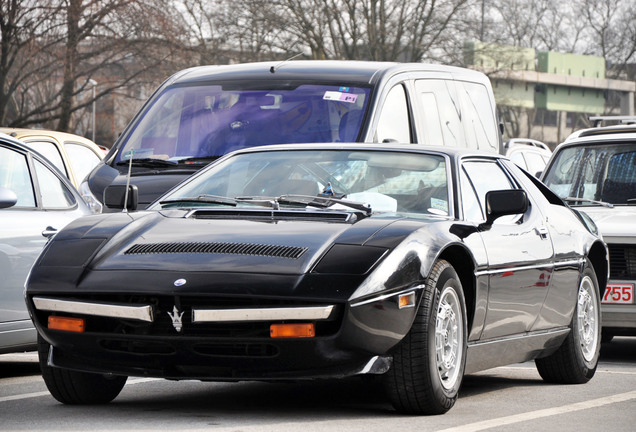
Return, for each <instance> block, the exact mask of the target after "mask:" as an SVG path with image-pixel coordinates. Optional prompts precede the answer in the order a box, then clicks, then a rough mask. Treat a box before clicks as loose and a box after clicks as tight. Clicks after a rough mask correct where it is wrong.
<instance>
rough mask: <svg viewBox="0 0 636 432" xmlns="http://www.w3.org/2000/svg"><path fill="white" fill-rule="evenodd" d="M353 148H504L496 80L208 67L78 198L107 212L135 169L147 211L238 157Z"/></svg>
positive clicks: (161, 99)
mask: <svg viewBox="0 0 636 432" xmlns="http://www.w3.org/2000/svg"><path fill="white" fill-rule="evenodd" d="M355 141H358V142H378V143H381V142H400V143H414V144H422V145H444V146H452V147H467V148H473V149H480V150H486V151H492V152H495V153H501V152H502V149H503V145H502V139H501V132H500V128H499V125H498V123H497V120H496V113H495V99H494V96H493V92H492V87H491V85H490V81H489V80H488V78H487V77H486V76H485V75H484V74H482V73H480V72H476V71H473V70H468V69H462V68H456V67H450V66H441V65H429V64H422V63H378V62H360V61H290V62H281V63H277V62H264V63H250V64H239V65H227V66H201V67H196V68H192V69H187V70H184V71H181V72H178V73H176V74H175V75H173V76H172V77H170V78H169V79H168V80H167V81H166V82H165V83H164V84H163V85H162V86H161V87H159V89H157V91H156V92H155V93H154V94H153V96H152V97H151V98H150V99H149V100H148V101H147V102H146V104H145V105H144V106H143V108H142V109H141V110H140V111H139V113H138V114H137V115H136V116H135V117H134V118H133V120H132V121H131V123H130V124H129V125H128V126H127V128H126V130H125V131H124V132H123V133H122V135H121V136H120V138H119V139H118V140H117V142H115V144H114V145H113V147H112V149H111V152H110V153H109V154H108V155H107V156H106V158H105V159H104V161H103V163H102V164H100V165H98V166H97V167H96V168H95V169H94V170H93V171H92V172H91V173H90V174H89V175H88V177H87V178H86V180H85V182H84V183H83V184H82V185H81V186H80V192H81V193H82V196H83V197H84V198H85V200H86V201H87V202H88V203H89V205H91V207H92V208H93V210H94V211H95V212H100V211H102V210H103V205H102V203H103V194H104V190H105V188H106V187H107V186H110V185H123V184H125V183H126V175H127V173H128V169H129V168H131V173H132V174H131V184H134V185H136V186H137V189H138V193H139V204H140V207H143V208H145V207H146V206H147V205H148V204H149V203H151V202H152V201H153V200H154V199H155V198H156V197H157V196H159V195H160V194H161V193H163V192H165V191H166V190H168V189H169V188H171V187H172V186H173V185H175V184H176V183H178V182H179V181H181V180H182V179H183V178H185V177H186V176H188V175H190V174H191V173H193V172H194V171H196V170H197V169H198V168H200V167H201V166H203V165H205V164H207V163H209V162H210V161H212V160H215V159H216V158H218V157H219V156H222V155H223V154H225V153H227V152H230V151H232V150H236V149H240V148H245V147H253V146H260V145H265V144H284V143H303V142H355ZM131 158H132V159H133V160H132V163H131V161H130V159H131Z"/></svg>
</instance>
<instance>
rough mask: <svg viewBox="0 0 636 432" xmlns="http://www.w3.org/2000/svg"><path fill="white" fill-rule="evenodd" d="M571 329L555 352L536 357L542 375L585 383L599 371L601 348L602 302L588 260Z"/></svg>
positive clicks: (559, 380)
mask: <svg viewBox="0 0 636 432" xmlns="http://www.w3.org/2000/svg"><path fill="white" fill-rule="evenodd" d="M570 328H571V331H570V334H568V336H567V338H566V339H565V341H564V342H563V344H562V345H561V347H560V348H559V349H558V350H557V351H556V352H555V353H554V354H552V355H550V356H548V357H544V358H539V359H536V360H535V363H536V365H537V370H538V371H539V375H541V377H542V378H543V379H544V380H545V381H547V382H553V383H559V384H582V383H586V382H588V381H589V380H590V379H592V377H593V376H594V373H595V372H596V366H597V364H598V358H599V353H600V350H601V302H600V296H599V289H598V281H597V279H596V274H595V273H594V269H593V268H592V266H591V265H590V264H589V263H587V265H586V267H585V270H584V271H583V277H582V278H581V283H580V285H579V292H578V296H577V303H576V308H575V310H574V316H573V317H572V323H571V325H570Z"/></svg>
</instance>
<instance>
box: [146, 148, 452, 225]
mask: <svg viewBox="0 0 636 432" xmlns="http://www.w3.org/2000/svg"><path fill="white" fill-rule="evenodd" d="M446 166H447V164H446V161H445V158H444V157H443V156H440V155H436V154H420V153H406V152H404V153H400V152H391V151H366V150H342V149H339V150H293V151H289V150H286V151H263V152H254V153H243V154H237V155H234V156H232V157H230V158H228V159H226V160H224V161H222V162H219V163H218V164H216V165H214V166H211V167H210V168H209V169H207V170H206V171H204V172H203V173H201V175H199V176H196V177H195V178H193V179H192V180H191V181H189V182H186V183H184V184H183V185H182V186H180V187H178V188H177V189H175V190H173V191H172V192H170V193H169V194H168V195H165V196H164V197H162V198H161V200H160V204H157V205H155V207H154V208H155V209H157V208H164V209H165V208H175V207H180V208H182V207H185V208H193V207H209V206H231V207H236V206H254V205H258V206H263V205H265V204H264V203H266V202H267V203H268V204H267V206H268V207H274V208H277V207H278V206H280V207H283V206H289V207H303V208H304V207H306V206H312V207H325V208H327V209H333V208H338V209H340V210H343V209H344V210H352V209H358V210H360V209H363V208H364V207H360V206H359V205H358V206H356V204H352V203H357V204H363V205H365V206H367V205H368V206H370V207H371V211H372V212H375V213H377V212H408V213H422V214H434V215H441V216H446V215H448V214H449V202H448V200H449V194H448V187H447V184H448V181H447V178H448V175H447V170H446ZM308 197H309V198H311V197H319V199H317V200H314V201H316V203H315V204H316V205H313V203H312V200H311V199H310V200H308V199H307V198H308ZM325 197H328V198H333V199H329V200H324V199H323V198H325ZM268 199H269V201H268ZM339 200H341V201H340V202H339ZM272 202H273V203H274V204H275V205H271V204H272ZM340 203H342V204H340Z"/></svg>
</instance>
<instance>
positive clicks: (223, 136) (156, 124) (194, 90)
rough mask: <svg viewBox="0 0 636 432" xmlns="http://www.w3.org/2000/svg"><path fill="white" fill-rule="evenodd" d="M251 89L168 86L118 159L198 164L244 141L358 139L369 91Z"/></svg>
mask: <svg viewBox="0 0 636 432" xmlns="http://www.w3.org/2000/svg"><path fill="white" fill-rule="evenodd" d="M250 87H254V86H253V85H249V84H245V85H244V86H243V88H244V89H240V87H239V85H237V83H233V84H232V85H216V84H215V85H197V86H187V87H186V86H172V87H168V88H167V89H165V90H164V91H163V93H162V94H160V95H159V96H158V97H157V98H156V99H155V100H154V102H153V103H152V104H151V105H150V106H149V107H148V108H147V109H146V110H145V112H144V113H143V114H142V116H141V117H140V119H139V120H138V121H137V124H136V125H135V126H134V128H133V130H132V131H131V133H129V134H128V136H127V137H126V139H125V142H124V143H123V145H122V146H121V148H120V151H119V154H118V155H117V159H116V161H115V162H122V161H126V160H128V159H130V157H131V155H132V157H133V159H134V160H139V159H146V160H147V159H160V160H167V161H172V162H179V161H181V162H186V163H187V162H188V160H191V161H192V162H195V163H196V162H197V158H200V159H201V161H203V160H205V159H213V158H215V157H218V156H221V155H223V154H225V153H228V152H230V151H233V150H237V149H241V148H245V147H253V146H261V145H267V144H285V143H303V142H306V143H310V142H350V141H356V140H357V139H358V135H359V134H360V127H361V124H362V120H363V117H364V112H365V110H366V107H367V104H368V100H369V92H370V88H365V87H351V86H344V85H343V86H338V85H317V84H304V83H295V84H293V85H290V84H289V83H286V84H285V85H284V86H282V85H278V86H277V85H274V84H271V85H270V86H269V87H268V86H264V85H259V86H258V89H253V88H250ZM245 88H248V89H245Z"/></svg>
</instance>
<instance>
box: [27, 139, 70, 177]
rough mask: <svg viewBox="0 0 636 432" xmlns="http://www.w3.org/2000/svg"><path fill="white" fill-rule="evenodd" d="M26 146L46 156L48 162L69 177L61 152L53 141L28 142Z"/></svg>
mask: <svg viewBox="0 0 636 432" xmlns="http://www.w3.org/2000/svg"><path fill="white" fill-rule="evenodd" d="M25 144H26V145H27V146H28V147H30V148H32V149H33V150H35V151H36V152H38V153H40V154H41V155H42V156H44V157H45V158H46V160H48V161H49V162H50V163H51V164H53V165H55V167H56V168H57V169H59V170H60V172H62V173H63V174H64V175H65V176H66V177H68V172H66V168H65V167H64V161H63V160H62V155H61V154H60V150H59V149H58V148H57V146H56V145H55V143H52V142H51V141H28V142H25Z"/></svg>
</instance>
